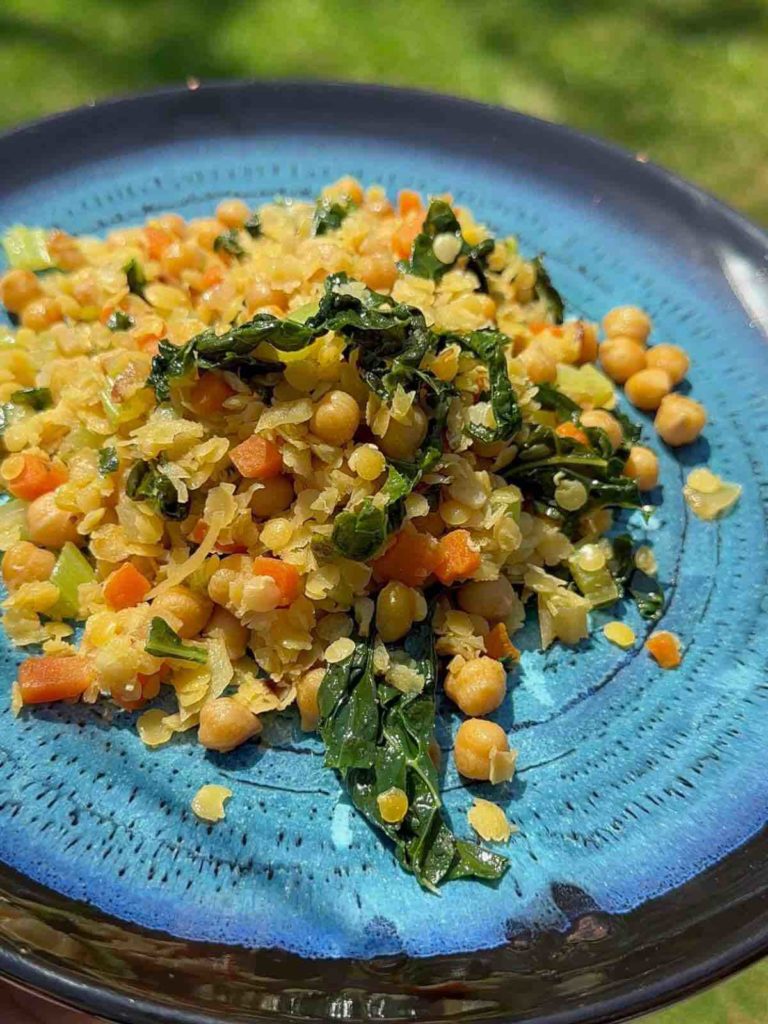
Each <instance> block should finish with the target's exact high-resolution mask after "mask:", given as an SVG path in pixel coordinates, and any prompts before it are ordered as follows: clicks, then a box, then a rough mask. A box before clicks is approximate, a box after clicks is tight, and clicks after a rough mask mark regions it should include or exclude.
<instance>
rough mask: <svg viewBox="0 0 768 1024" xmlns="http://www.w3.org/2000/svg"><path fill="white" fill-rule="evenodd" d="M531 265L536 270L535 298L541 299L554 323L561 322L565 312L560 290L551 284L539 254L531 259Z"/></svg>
mask: <svg viewBox="0 0 768 1024" xmlns="http://www.w3.org/2000/svg"><path fill="white" fill-rule="evenodd" d="M533 266H534V268H535V270H536V283H535V284H534V286H533V292H534V295H535V296H536V298H537V299H541V300H543V302H544V305H545V306H546V307H547V311H548V312H549V313H550V315H551V316H552V319H553V321H554V322H555V323H556V324H561V323H562V322H563V314H564V312H565V303H564V302H563V300H562V297H561V295H560V292H559V291H558V290H557V288H555V286H554V285H553V284H552V278H551V277H550V276H549V274H548V273H547V270H546V268H545V266H544V260H543V259H542V257H541V256H537V257H536V259H535V260H534V261H533Z"/></svg>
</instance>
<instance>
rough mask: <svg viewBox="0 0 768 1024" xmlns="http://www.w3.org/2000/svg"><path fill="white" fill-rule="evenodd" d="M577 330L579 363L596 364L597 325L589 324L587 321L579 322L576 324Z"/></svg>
mask: <svg viewBox="0 0 768 1024" xmlns="http://www.w3.org/2000/svg"><path fill="white" fill-rule="evenodd" d="M577 327H578V329H579V359H578V361H579V362H580V363H594V362H597V324H591V323H589V321H588V320H580V321H579V323H578V324H577Z"/></svg>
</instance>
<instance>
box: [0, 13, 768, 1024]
mask: <svg viewBox="0 0 768 1024" xmlns="http://www.w3.org/2000/svg"><path fill="white" fill-rule="evenodd" d="M0 68H2V83H3V97H2V102H0V126H3V125H8V126H10V125H13V124H16V123H18V122H20V121H23V120H26V119H28V118H32V117H38V116H40V115H42V114H46V113H49V112H51V111H55V110H61V109H63V108H65V107H71V106H74V105H76V104H80V103H85V102H88V101H90V100H93V99H98V98H100V97H103V96H109V95H112V94H115V93H125V92H129V91H132V90H142V89H149V88H152V87H153V86H158V85H163V84H176V83H180V82H183V81H184V80H185V79H186V78H187V77H188V76H195V77H197V78H199V79H201V80H202V81H205V80H210V79H214V78H217V79H220V78H232V77H273V78H279V77H305V76H307V75H308V74H310V73H311V74H312V75H313V76H317V77H324V78H334V79H353V80H357V81H365V82H388V83H391V84H400V85H415V86H421V87H425V88H431V89H438V90H442V91H445V92H453V93H459V94H461V95H465V96H470V97H474V98H476V99H481V100H488V101H492V102H497V103H502V104H506V105H508V106H511V107H516V108H518V109H519V110H524V111H528V112H530V113H532V114H537V115H539V116H540V117H544V118H548V119H549V120H553V121H560V122H564V123H567V124H570V125H573V126H574V127H577V128H581V129H583V130H585V131H588V132H593V133H594V134H596V135H601V136H603V137H604V138H607V139H611V140H613V141H614V142H617V143H620V144H621V145H623V146H626V147H627V148H629V149H630V150H632V151H634V152H640V153H645V154H647V155H648V157H649V158H651V159H653V160H656V161H657V162H659V163H661V164H664V165H665V166H667V167H669V168H671V169H673V170H675V171H677V172H678V173H680V174H682V175H684V176H685V177H687V178H690V179H691V180H692V181H695V182H696V183H698V184H699V185H702V186H703V187H704V188H706V189H709V190H710V191H712V192H714V193H716V194H717V195H719V196H720V197H722V198H723V199H725V200H726V201H727V202H729V203H731V204H732V205H733V206H735V207H737V208H738V209H740V210H743V211H744V212H745V213H747V214H748V215H749V216H751V217H753V218H754V219H755V220H757V221H760V222H762V223H763V224H768V131H766V125H765V122H766V107H768V104H767V103H766V100H768V0H216V2H215V3H214V2H211V0H2V4H0ZM116 130H119V125H116ZM766 1021H768V965H765V964H763V965H761V966H758V967H756V968H753V969H752V971H749V972H747V973H746V974H744V975H742V976H740V977H739V978H736V979H735V980H733V981H731V982H729V983H728V984H726V985H724V986H720V987H719V988H717V989H715V990H713V991H712V992H711V993H707V994H705V995H703V996H700V997H698V999H695V1000H693V1001H692V1002H689V1003H685V1004H683V1005H682V1006H680V1007H679V1008H674V1009H671V1010H668V1011H666V1012H665V1013H662V1014H659V1015H657V1016H656V1017H653V1018H651V1021H649V1022H648V1024H766Z"/></svg>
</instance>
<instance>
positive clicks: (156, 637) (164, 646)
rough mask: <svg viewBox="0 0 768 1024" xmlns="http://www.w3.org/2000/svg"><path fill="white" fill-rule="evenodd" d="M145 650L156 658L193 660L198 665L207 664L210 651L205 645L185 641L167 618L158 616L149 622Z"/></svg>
mask: <svg viewBox="0 0 768 1024" xmlns="http://www.w3.org/2000/svg"><path fill="white" fill-rule="evenodd" d="M144 650H145V651H146V652H147V654H151V655H153V656H154V657H155V658H175V659H176V660H177V661H191V662H194V663H195V664H196V665H205V664H206V662H207V661H208V651H207V650H206V649H205V647H202V646H199V645H198V644H187V643H184V641H183V640H182V639H181V637H180V636H179V634H178V633H176V632H175V631H174V630H173V629H171V627H170V626H169V625H168V623H167V622H166V621H165V619H161V618H158V617H157V616H156V617H155V618H154V619H152V621H151V623H150V624H149V635H148V636H147V643H146V645H145V647H144Z"/></svg>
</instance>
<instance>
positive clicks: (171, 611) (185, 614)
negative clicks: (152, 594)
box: [152, 586, 213, 640]
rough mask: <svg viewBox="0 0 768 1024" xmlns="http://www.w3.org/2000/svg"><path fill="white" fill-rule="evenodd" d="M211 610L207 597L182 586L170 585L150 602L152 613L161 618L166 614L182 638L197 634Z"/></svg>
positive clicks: (211, 604)
mask: <svg viewBox="0 0 768 1024" xmlns="http://www.w3.org/2000/svg"><path fill="white" fill-rule="evenodd" d="M212 610H213V603H212V602H211V600H210V599H209V598H208V597H206V596H204V595H203V594H197V593H195V592H194V591H193V590H190V589H189V587H184V586H178V587H170V588H169V589H168V590H166V591H164V592H163V593H162V594H160V596H159V597H156V598H155V600H154V601H153V602H152V613H153V614H154V615H159V616H160V618H161V619H164V618H165V617H166V616H169V617H170V618H171V619H173V620H174V622H170V623H169V625H170V626H173V628H174V629H175V630H176V632H177V633H178V634H179V636H180V637H182V638H183V639H184V640H191V639H192V637H193V636H197V635H198V633H199V632H200V631H201V630H202V629H203V627H204V626H205V624H206V622H207V621H208V619H209V618H210V617H211V611H212ZM176 623H178V625H176Z"/></svg>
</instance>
